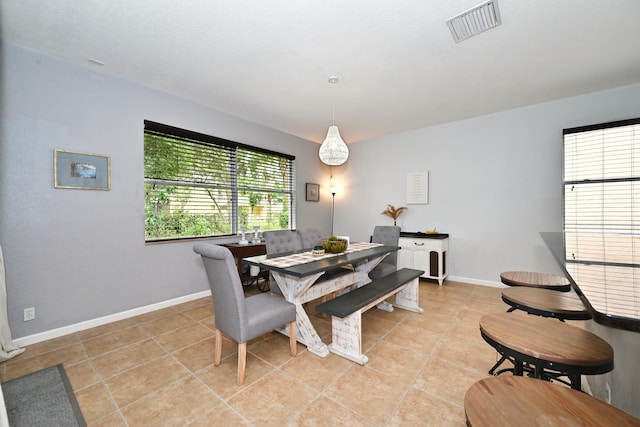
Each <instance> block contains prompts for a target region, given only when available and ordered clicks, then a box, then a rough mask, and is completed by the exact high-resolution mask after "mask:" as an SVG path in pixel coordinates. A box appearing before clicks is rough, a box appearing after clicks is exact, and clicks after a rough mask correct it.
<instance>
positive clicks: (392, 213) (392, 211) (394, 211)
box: [382, 205, 407, 225]
mask: <svg viewBox="0 0 640 427" xmlns="http://www.w3.org/2000/svg"><path fill="white" fill-rule="evenodd" d="M406 210H407V208H406V207H405V206H402V207H400V208H396V207H395V206H393V205H387V209H385V210H384V211H382V215H386V216H388V217H391V218H393V225H397V224H396V220H397V219H398V217H399V216H400V215H401V214H402V212H404V211H406Z"/></svg>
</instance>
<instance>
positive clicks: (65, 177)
mask: <svg viewBox="0 0 640 427" xmlns="http://www.w3.org/2000/svg"><path fill="white" fill-rule="evenodd" d="M53 186H54V187H55V188H75V189H79V190H111V158H110V157H109V156H104V155H102V154H90V153H78V152H75V151H67V150H58V149H57V148H56V149H55V150H53Z"/></svg>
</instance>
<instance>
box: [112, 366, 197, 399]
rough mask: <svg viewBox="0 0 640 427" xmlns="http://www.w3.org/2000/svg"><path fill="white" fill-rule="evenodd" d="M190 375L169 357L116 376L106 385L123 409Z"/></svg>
mask: <svg viewBox="0 0 640 427" xmlns="http://www.w3.org/2000/svg"><path fill="white" fill-rule="evenodd" d="M188 375H190V372H189V371H188V370H187V369H186V368H184V367H183V366H182V365H180V364H179V363H178V362H177V361H176V360H175V359H174V358H173V357H171V356H168V355H167V356H164V357H161V358H160V359H155V360H152V361H151V362H148V363H145V364H144V365H140V366H137V367H135V368H133V369H130V370H128V371H126V372H123V373H122V374H120V375H116V376H115V377H112V378H110V379H108V380H106V381H105V384H106V385H107V388H108V389H109V392H110V393H111V396H113V399H114V400H115V401H116V404H117V405H118V407H120V408H123V407H125V406H127V405H130V404H131V403H133V402H135V401H137V400H140V399H142V398H143V397H144V396H146V395H148V394H150V393H153V392H155V391H157V390H160V389H161V388H163V387H165V386H167V385H169V384H171V383H173V382H175V381H178V380H179V379H181V378H184V377H186V376H188ZM131 378H135V379H136V380H135V381H131Z"/></svg>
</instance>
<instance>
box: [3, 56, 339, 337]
mask: <svg viewBox="0 0 640 427" xmlns="http://www.w3.org/2000/svg"><path fill="white" fill-rule="evenodd" d="M2 63H3V68H2V106H3V112H2V128H1V135H2V145H1V146H0V150H1V151H0V212H1V213H0V244H1V245H2V248H3V250H4V255H5V263H6V270H7V293H8V301H9V303H8V314H9V322H10V325H11V328H12V332H13V336H14V337H24V336H28V335H32V334H35V333H39V332H43V331H48V330H52V329H56V328H60V327H63V326H66V325H71V324H76V323H78V322H82V321H86V320H90V319H94V318H98V317H102V316H106V315H110V314H113V313H118V312H122V311H125V310H130V309H133V308H136V307H141V306H146V305H149V304H152V303H157V302H161V301H166V300H169V299H172V298H176V297H180V296H185V295H189V294H193V293H197V292H200V291H206V290H208V289H209V288H208V284H207V282H206V278H205V276H204V273H203V270H202V266H201V262H200V260H199V257H197V256H196V255H195V254H194V253H193V252H192V250H191V247H192V245H193V244H192V243H188V242H187V243H172V244H156V245H145V243H144V191H143V163H144V161H143V121H144V120H145V119H149V120H154V121H157V122H161V123H166V124H169V125H173V126H178V127H182V128H185V129H189V130H193V131H197V132H203V133H207V134H210V135H215V136H219V137H222V138H227V139H231V140H235V141H239V142H243V143H246V144H251V145H255V146H259V147H268V148H270V149H273V150H277V151H281V152H284V153H288V154H292V155H295V156H296V161H297V180H298V186H297V187H298V193H297V197H298V225H299V226H300V227H304V226H311V225H313V226H316V227H319V228H320V229H322V231H323V232H325V233H327V234H328V233H329V228H330V209H331V204H330V201H329V198H328V197H326V194H324V195H323V197H322V198H321V202H320V203H309V202H305V197H304V195H305V192H304V183H305V182H319V181H320V179H321V178H322V177H323V176H324V175H326V171H325V170H324V169H323V168H322V167H321V166H320V161H319V160H318V155H317V150H318V145H317V144H315V143H312V142H309V141H305V140H301V139H299V138H296V137H293V136H290V135H286V134H284V133H281V132H277V131H274V130H272V129H268V128H265V127H262V126H259V125H255V124H252V123H249V122H246V121H242V120H239V119H237V118H233V117H230V116H228V115H225V114H221V113H219V112H216V111H214V110H211V109H208V108H204V107H202V106H199V105H197V104H194V103H192V102H190V101H186V100H183V99H179V98H176V97H174V96H170V95H167V94H165V93H161V92H158V91H154V90H151V89H148V88H144V87H141V86H139V85H135V84H131V83H128V82H126V81H122V80H119V79H116V78H113V77H109V76H107V75H105V74H102V73H97V72H94V71H93V70H90V69H85V68H81V67H77V66H73V65H70V64H68V63H64V62H61V61H59V60H57V59H55V58H52V57H49V56H46V55H42V54H39V53H36V52H33V51H29V50H25V49H22V48H19V47H16V46H13V45H7V44H5V45H3V56H2ZM54 148H61V149H68V150H74V151H81V152H88V153H99V154H107V155H109V156H111V191H88V190H68V189H54V188H53V149H54ZM26 307H35V309H36V319H35V320H33V321H30V322H23V309H24V308H26Z"/></svg>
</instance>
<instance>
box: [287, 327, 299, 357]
mask: <svg viewBox="0 0 640 427" xmlns="http://www.w3.org/2000/svg"><path fill="white" fill-rule="evenodd" d="M289 350H290V351H291V356H293V357H295V356H296V354H297V353H298V346H297V344H296V322H291V323H289Z"/></svg>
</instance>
